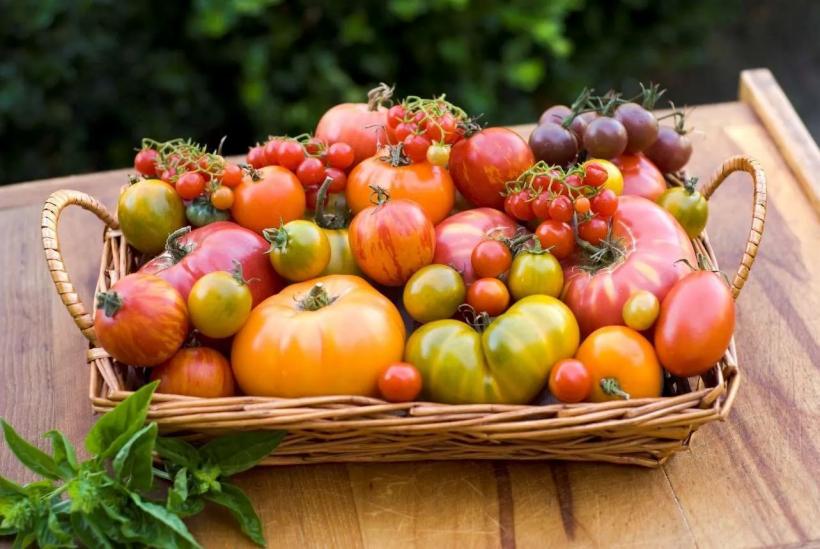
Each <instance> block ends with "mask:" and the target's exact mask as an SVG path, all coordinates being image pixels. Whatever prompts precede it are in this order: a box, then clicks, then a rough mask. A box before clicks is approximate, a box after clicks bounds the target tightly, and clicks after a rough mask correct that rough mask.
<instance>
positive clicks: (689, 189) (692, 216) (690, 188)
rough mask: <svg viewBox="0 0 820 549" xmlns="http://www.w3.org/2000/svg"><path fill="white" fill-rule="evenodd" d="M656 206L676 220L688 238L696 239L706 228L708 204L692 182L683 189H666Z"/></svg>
mask: <svg viewBox="0 0 820 549" xmlns="http://www.w3.org/2000/svg"><path fill="white" fill-rule="evenodd" d="M658 204H660V205H661V206H662V207H663V208H665V209H666V210H667V211H668V212H669V213H671V214H672V215H673V216H674V218H675V219H677V220H678V222H679V223H680V224H681V226H682V227H683V230H684V231H686V234H687V235H688V236H689V238H697V237H698V235H700V233H702V232H703V229H704V228H705V227H706V220H707V219H708V217H709V204H708V203H707V202H706V198H704V196H703V195H702V194H700V193H699V192H698V191H696V190H695V186H694V182H693V181H688V182H687V183H686V185H685V186H683V187H672V188H671V189H667V190H666V191H664V193H663V194H662V195H661V196H660V198H658Z"/></svg>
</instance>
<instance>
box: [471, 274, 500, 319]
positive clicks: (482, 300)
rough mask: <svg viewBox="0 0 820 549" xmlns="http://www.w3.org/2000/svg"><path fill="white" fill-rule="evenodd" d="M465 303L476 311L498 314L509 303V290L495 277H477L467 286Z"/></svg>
mask: <svg viewBox="0 0 820 549" xmlns="http://www.w3.org/2000/svg"><path fill="white" fill-rule="evenodd" d="M467 304H468V305H470V306H471V307H472V308H473V309H475V310H476V312H478V313H487V314H488V315H490V316H498V315H500V314H501V313H503V312H504V311H506V310H507V305H509V304H510V291H509V290H508V289H507V286H505V285H504V283H503V282H501V281H500V280H498V279H497V278H479V279H478V280H476V281H475V282H473V283H472V284H471V285H470V287H469V288H467Z"/></svg>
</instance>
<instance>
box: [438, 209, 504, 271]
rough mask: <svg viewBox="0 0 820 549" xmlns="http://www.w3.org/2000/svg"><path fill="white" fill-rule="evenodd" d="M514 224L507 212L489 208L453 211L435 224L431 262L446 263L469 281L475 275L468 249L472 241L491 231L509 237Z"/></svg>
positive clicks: (479, 240) (474, 241)
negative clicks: (433, 250) (434, 249)
mask: <svg viewBox="0 0 820 549" xmlns="http://www.w3.org/2000/svg"><path fill="white" fill-rule="evenodd" d="M517 228H518V225H517V224H516V222H515V221H513V220H512V219H511V218H510V217H509V216H507V215H506V214H504V213H503V212H500V211H498V210H496V209H493V208H476V209H474V210H465V211H463V212H459V213H457V214H453V215H451V216H450V217H448V218H447V219H445V220H444V221H442V222H441V223H439V224H438V225H437V226H436V255H435V257H434V259H433V262H434V263H441V264H443V265H449V266H451V267H452V268H454V269H455V270H457V271H458V272H460V273H461V276H462V277H463V278H464V283H465V284H471V283H472V282H473V281H474V280H475V279H476V278H477V277H476V276H475V272H474V271H473V262H472V253H473V248H475V247H476V244H478V243H479V242H481V241H482V240H483V239H485V238H487V237H488V236H490V235H491V234H494V233H495V234H500V235H503V236H506V237H511V236H513V235H514V234H515V231H516V229H517Z"/></svg>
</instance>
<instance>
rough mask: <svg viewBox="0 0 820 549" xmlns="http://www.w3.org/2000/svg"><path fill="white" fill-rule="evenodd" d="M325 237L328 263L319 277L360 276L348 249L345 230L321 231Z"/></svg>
mask: <svg viewBox="0 0 820 549" xmlns="http://www.w3.org/2000/svg"><path fill="white" fill-rule="evenodd" d="M323 230H324V231H325V236H327V240H328V242H329V243H330V261H328V262H327V266H326V267H325V270H324V271H322V272H321V273H320V276H325V275H331V274H350V275H358V276H362V271H361V269H359V264H358V263H356V258H355V257H353V252H352V251H351V249H350V240H349V239H348V237H347V229H323Z"/></svg>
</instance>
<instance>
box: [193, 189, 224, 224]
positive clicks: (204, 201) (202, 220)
mask: <svg viewBox="0 0 820 549" xmlns="http://www.w3.org/2000/svg"><path fill="white" fill-rule="evenodd" d="M185 215H186V216H187V217H188V221H190V222H191V225H193V226H195V227H203V226H205V225H208V224H210V223H214V222H216V221H227V220H228V219H230V218H231V214H230V211H229V210H217V209H216V208H214V206H213V204H211V201H210V199H208V198H207V197H205V196H200V197H197V198H195V199H194V201H193V202H191V203H190V204H188V207H187V208H186V209H185Z"/></svg>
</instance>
